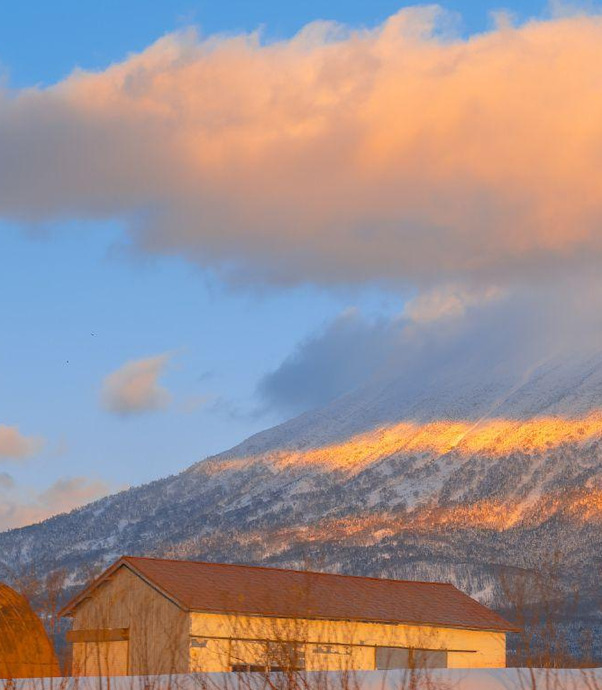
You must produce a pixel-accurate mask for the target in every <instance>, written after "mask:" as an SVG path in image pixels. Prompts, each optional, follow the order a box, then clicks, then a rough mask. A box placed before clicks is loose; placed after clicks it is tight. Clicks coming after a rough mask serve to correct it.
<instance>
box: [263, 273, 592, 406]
mask: <svg viewBox="0 0 602 690" xmlns="http://www.w3.org/2000/svg"><path fill="white" fill-rule="evenodd" d="M601 334H602V285H600V284H599V283H592V282H591V280H589V278H583V277H581V276H579V277H576V278H573V279H571V280H570V281H564V282H561V283H558V284H557V285H555V286H554V287H549V286H540V287H538V288H537V289H532V290H531V291H530V292H529V293H526V292H525V291H523V290H520V289H517V290H512V289H509V290H507V291H505V292H500V291H496V290H491V289H488V290H485V291H478V292H469V291H466V290H463V289H460V288H458V286H456V285H452V286H448V288H447V289H444V288H435V289H433V290H432V291H430V292H424V293H420V294H418V295H417V296H416V297H415V298H414V299H413V300H410V301H409V302H408V303H406V305H405V308H404V309H403V311H402V312H401V313H399V314H398V315H396V316H394V317H392V318H388V319H386V318H378V319H374V318H368V317H366V316H365V315H363V314H362V313H361V312H360V311H358V310H356V309H349V310H347V311H346V312H344V313H343V314H341V315H340V316H339V317H338V318H336V319H335V320H334V321H332V322H331V323H328V324H325V325H324V326H323V327H322V328H321V329H319V330H318V331H317V332H315V333H313V334H312V335H311V336H310V337H309V338H306V339H305V340H303V341H302V342H300V343H299V344H298V346H297V347H296V349H295V350H294V352H293V353H292V354H291V355H289V356H288V357H286V358H285V359H284V361H283V362H282V363H281V364H280V366H279V367H277V368H276V369H275V370H274V371H272V372H270V373H269V374H267V375H266V376H264V377H263V379H262V380H261V382H260V384H259V386H258V389H257V393H258V398H259V400H260V401H261V404H262V405H263V406H264V408H265V409H267V410H270V411H273V412H277V413H280V414H282V412H287V413H290V414H295V413H299V412H303V411H305V410H309V409H312V408H314V407H319V406H321V405H325V404H327V403H329V402H330V401H332V400H334V399H335V398H337V397H339V396H341V395H344V394H345V393H348V392H351V391H353V390H355V389H359V388H362V387H364V386H370V385H371V384H375V383H376V384H379V383H386V384H391V383H394V382H395V381H396V380H400V381H402V382H403V388H404V389H405V390H406V392H407V391H408V390H411V391H415V393H416V395H417V396H418V395H420V394H421V393H422V391H423V390H424V389H425V387H426V386H427V383H428V382H429V381H430V382H433V381H437V380H438V379H439V380H441V381H442V382H443V381H445V380H448V379H451V380H454V381H462V382H467V384H468V385H469V386H470V383H471V382H472V384H473V385H478V384H479V383H483V382H485V381H490V380H491V379H492V377H493V378H495V377H498V378H501V379H503V380H505V381H507V382H508V381H513V380H515V381H520V380H521V378H522V377H524V376H527V375H528V374H529V372H531V371H533V370H534V368H536V367H538V366H540V365H542V364H544V363H546V362H548V363H549V362H557V363H564V364H568V363H570V362H572V363H573V364H574V365H575V366H577V365H579V364H583V363H584V362H587V361H588V359H589V358H590V357H595V356H596V354H597V353H599V352H600V351H601V350H602V348H601V345H602V337H601ZM585 368H586V367H585ZM580 375H581V374H580ZM458 394H459V395H460V393H458ZM435 405H436V401H433V406H435Z"/></svg>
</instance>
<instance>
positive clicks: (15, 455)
mask: <svg viewBox="0 0 602 690" xmlns="http://www.w3.org/2000/svg"><path fill="white" fill-rule="evenodd" d="M42 443H43V441H42V439H40V438H32V437H28V436H24V435H23V434H22V433H21V432H20V431H19V429H18V428H17V427H15V426H5V425H1V424H0V462H1V461H2V460H24V459H25V458H28V457H30V456H32V455H35V453H37V451H38V450H39V449H40V447H41V446H42Z"/></svg>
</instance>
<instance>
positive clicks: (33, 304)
mask: <svg viewBox="0 0 602 690" xmlns="http://www.w3.org/2000/svg"><path fill="white" fill-rule="evenodd" d="M400 7H402V5H401V4H400V3H399V2H392V1H389V0H371V1H370V2H357V1H353V0H345V1H342V0H341V1H339V0H329V1H328V2H325V1H320V0H311V1H307V2H288V3H283V2H275V1H267V0H265V1H261V0H253V1H252V2H251V1H250V0H244V1H243V0H239V1H227V0H225V1H222V2H220V3H213V2H192V1H190V0H187V1H182V0H170V1H169V2H168V1H159V0H107V1H105V2H90V1H87V0H57V1H56V2H52V3H48V2H43V1H41V0H37V1H33V0H28V1H23V2H4V3H2V6H1V7H0V64H1V66H2V70H3V72H4V80H5V84H6V85H7V86H8V87H9V88H10V89H12V90H14V91H15V92H18V91H19V90H21V89H24V88H27V87H31V86H36V85H38V86H49V85H52V84H54V83H56V82H59V81H61V80H62V79H64V78H65V77H66V76H67V75H68V74H69V73H71V72H72V70H73V69H74V68H76V67H81V68H84V69H92V70H102V69H104V68H106V67H107V66H108V65H110V64H111V63H113V62H116V61H119V60H122V59H124V58H125V57H126V56H127V55H128V54H130V53H132V52H137V51H141V50H143V49H145V48H146V47H147V46H149V45H150V44H151V43H153V41H155V40H156V39H158V38H159V37H161V36H162V35H164V34H166V33H169V32H172V31H174V30H178V29H182V28H184V27H186V26H189V25H195V26H197V27H199V28H200V30H201V32H202V33H203V34H205V35H208V34H213V33H216V32H220V33H222V32H223V33H227V34H231V33H237V32H239V31H253V30H255V29H256V28H258V27H262V30H263V32H264V36H265V37H266V38H267V40H271V39H284V38H288V37H290V36H291V35H293V34H294V33H295V32H297V31H298V30H299V29H300V28H301V27H302V26H303V25H305V24H306V23H308V22H310V21H313V20H317V19H333V20H337V21H339V22H343V23H348V24H351V25H353V26H368V27H372V26H375V25H377V24H379V23H380V22H382V21H383V20H384V19H386V18H387V17H388V16H389V15H391V14H393V13H394V12H396V11H397V10H399V9H400ZM445 7H446V8H447V9H450V10H453V11H455V12H458V13H459V15H461V17H462V22H463V25H462V26H463V29H462V30H463V32H464V33H465V34H468V33H474V32H477V31H482V30H485V29H487V28H488V27H490V26H491V17H490V12H491V11H494V10H498V9H500V5H498V4H497V3H487V2H482V1H479V2H477V1H469V0H466V1H460V0H450V1H449V2H447V3H445ZM545 8H546V5H545V3H542V2H534V1H531V2H528V1H518V0H516V1H514V2H513V1H512V0H509V2H507V3H505V4H504V5H503V9H507V10H509V11H511V12H512V13H513V14H514V15H515V16H516V17H518V18H519V19H520V18H525V17H528V16H534V15H535V16H537V15H541V14H542V13H543V12H544V11H545ZM56 175H57V176H60V175H61V170H60V168H58V169H57V170H56ZM0 257H1V258H2V270H1V271H0V294H1V295H3V304H2V324H3V332H2V338H1V339H0V391H1V395H0V425H7V426H10V427H18V429H19V431H20V432H21V433H22V434H23V435H24V436H27V437H39V438H41V439H43V445H41V446H40V447H39V448H38V449H37V451H36V452H35V453H34V454H33V455H32V457H30V458H27V459H21V460H19V461H15V462H12V461H11V460H10V459H6V460H5V461H3V462H2V464H0V474H2V473H5V475H7V476H8V475H10V478H11V479H10V482H11V487H12V488H11V489H10V491H11V492H12V493H10V496H11V498H10V500H12V501H15V502H18V501H23V502H25V503H27V502H28V501H35V500H37V499H36V495H37V494H38V493H39V492H41V491H42V492H43V491H44V490H45V489H47V488H48V487H50V486H51V485H53V483H54V482H56V481H57V480H61V479H65V478H73V477H80V476H81V477H88V478H94V479H98V480H102V481H103V482H105V483H106V485H107V486H108V487H111V488H116V487H121V486H125V485H131V484H135V483H140V482H144V481H148V480H151V479H153V478H156V477H159V476H163V475H167V474H171V473H174V472H177V471H179V470H181V469H183V468H185V467H186V466H188V465H190V464H191V463H192V462H194V461H196V460H198V459H200V458H202V457H204V456H206V455H208V454H211V453H215V452H218V451H220V450H224V449H227V448H228V447H230V446H232V445H233V444H235V443H236V442H237V441H240V440H242V439H243V438H244V437H246V436H247V435H249V434H250V433H252V432H254V431H257V430H260V429H261V428H265V427H267V426H270V425H271V424H273V423H275V422H277V421H280V420H282V419H284V418H286V416H287V415H289V414H291V410H290V409H289V408H285V407H283V408H282V409H275V408H274V407H272V408H271V409H269V410H267V411H266V409H265V404H264V403H265V401H262V400H261V399H260V397H258V395H257V387H258V385H259V384H260V382H261V381H262V380H263V378H264V377H265V376H266V375H267V374H269V373H270V372H272V371H274V370H275V369H277V368H278V367H279V365H280V364H281V363H282V362H283V361H284V360H286V359H287V357H289V356H290V355H291V353H294V352H295V348H296V346H297V345H298V343H300V342H303V341H304V339H307V338H310V337H311V336H312V334H314V333H316V331H319V329H320V328H323V327H324V325H325V324H328V323H331V322H332V321H333V320H334V319H337V317H340V315H341V314H342V313H344V312H345V310H348V309H349V308H352V307H353V308H356V309H358V310H359V311H360V312H361V313H362V314H365V315H366V316H367V317H371V318H375V319H376V318H390V317H392V316H394V315H395V314H397V313H399V312H401V310H402V308H403V304H404V301H405V299H406V298H407V297H408V295H409V294H410V292H411V290H408V289H399V290H391V289H388V290H385V289H383V288H378V287H376V286H374V285H370V284H364V285H362V286H359V287H358V286H356V287H353V288H351V287H346V286H345V285H338V286H336V287H326V288H325V287H320V286H313V285H312V281H311V280H308V281H307V284H305V285H301V286H296V287H295V286H293V287H281V286H273V285H272V286H269V285H268V286H267V287H266V286H265V285H263V286H262V285H257V286H253V285H248V284H242V285H238V286H236V285H235V286H232V285H229V284H226V283H224V282H223V281H222V280H221V279H220V278H219V276H218V275H215V274H214V273H212V271H211V270H210V269H209V268H206V267H202V266H199V265H197V264H195V263H193V262H191V261H187V260H186V258H185V257H177V256H160V255H152V256H149V255H147V254H144V255H142V254H140V253H136V252H131V251H129V250H128V241H127V239H126V232H125V230H124V227H123V225H122V224H121V223H120V221H119V220H118V219H113V220H111V219H104V220H103V219H101V220H99V219H96V220H94V219H90V218H88V219H86V220H81V221H78V220H73V219H71V220H69V221H64V222H61V221H57V220H54V221H53V222H52V223H51V224H42V226H40V227H38V226H36V227H34V228H33V229H32V227H31V225H28V226H23V225H20V224H19V223H18V222H16V221H15V220H14V219H13V220H9V219H6V220H4V221H3V222H2V224H0ZM162 354H167V355H168V363H167V365H166V366H165V368H164V370H162V371H161V376H160V385H161V386H162V387H164V388H165V389H166V390H167V391H168V392H169V395H170V396H171V401H170V403H169V404H168V405H167V406H165V407H164V408H162V409H157V410H146V411H140V412H139V413H137V414H128V415H120V414H115V413H114V412H111V410H109V409H107V406H106V404H105V405H103V401H102V388H103V381H105V379H106V377H107V376H109V375H110V374H111V373H112V372H115V371H117V370H119V369H120V368H121V367H123V366H124V365H125V364H126V363H127V362H130V361H136V360H141V359H143V358H148V357H152V356H157V355H162ZM0 479H1V477H0ZM6 483H7V484H8V479H7V480H6ZM7 496H8V494H7ZM6 500H9V499H6ZM2 526H3V525H2V524H1V523H0V528H2Z"/></svg>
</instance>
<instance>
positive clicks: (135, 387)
mask: <svg viewBox="0 0 602 690" xmlns="http://www.w3.org/2000/svg"><path fill="white" fill-rule="evenodd" d="M169 358H170V355H168V354H163V355H157V356H156V357H147V358H145V359H138V360H135V361H131V362H126V363H125V364H124V365H123V366H122V367H120V368H119V369H117V371H114V372H113V373H112V374H109V375H108V376H107V377H106V378H105V380H104V383H103V388H102V401H103V404H104V406H105V408H106V409H107V410H109V412H114V413H116V414H121V415H129V414H136V413H140V412H149V411H151V410H159V409H162V408H164V407H166V406H167V405H168V404H169V402H170V400H171V395H170V393H169V391H168V390H166V389H165V388H164V387H162V386H161V385H160V384H159V378H160V377H161V376H162V374H163V373H164V371H165V368H166V366H167V364H168V362H169Z"/></svg>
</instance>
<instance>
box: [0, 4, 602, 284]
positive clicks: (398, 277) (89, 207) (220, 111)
mask: <svg viewBox="0 0 602 690" xmlns="http://www.w3.org/2000/svg"><path fill="white" fill-rule="evenodd" d="M559 8H560V5H558V7H557V8H556V13H555V16H550V18H548V19H546V20H538V21H535V20H532V21H528V22H526V23H524V24H522V25H520V26H512V25H511V24H509V23H508V22H504V23H501V24H500V25H499V26H498V27H496V28H495V29H493V30H491V31H490V32H487V33H483V34H479V35H473V36H470V37H468V38H459V37H457V36H454V35H453V32H450V29H449V26H450V25H452V24H453V21H452V20H450V19H449V17H448V15H446V13H445V12H444V11H443V10H442V9H441V8H439V7H437V6H427V7H415V8H406V9H404V10H402V11H400V12H399V13H397V14H395V15H393V16H392V17H390V18H389V19H388V20H387V21H386V22H384V23H383V24H382V25H381V26H379V27H377V28H375V29H373V30H357V31H355V30H351V29H348V28H345V27H340V26H336V25H333V24H330V23H324V22H316V23H314V24H311V25H309V26H308V27H306V28H305V29H303V30H302V31H301V32H300V33H299V34H298V35H297V36H295V37H293V38H291V39H290V40H284V41H280V42H275V43H265V42H262V40H261V37H260V36H259V35H257V34H251V35H240V36H230V37H219V36H218V37H209V38H206V39H199V38H198V37H197V36H196V35H195V34H194V33H193V32H190V31H187V32H182V33H175V34H171V35H168V36H166V37H164V38H162V39H161V40H159V41H158V42H157V43H155V44H153V45H151V46H150V47H149V48H147V49H146V50H145V51H143V52H142V53H140V54H135V55H132V56H130V57H128V58H127V59H126V60H124V61H123V62H121V63H118V64H114V65H112V66H111V67H109V68H108V69H106V70H104V71H101V72H97V73H94V72H84V71H81V70H78V71H76V72H74V73H73V74H72V75H71V76H70V77H69V78H67V79H65V80H64V81H62V82H60V83H58V84H56V85H55V86H53V87H51V88H48V89H40V88H32V89H26V90H21V91H17V92H16V93H9V92H6V93H4V94H3V95H2V96H1V97H0V149H1V150H2V160H1V161H0V215H2V216H4V217H8V218H13V219H18V220H21V221H23V222H34V223H39V222H44V221H47V220H50V219H57V218H59V219H60V218H65V217H75V218H82V217H87V218H90V217H93V218H98V217H120V218H123V219H124V220H125V221H126V223H127V224H128V228H129V230H128V231H129V236H130V238H131V240H132V242H133V244H134V246H135V247H136V248H137V250H139V251H144V252H155V253H162V254H180V255H184V256H186V257H188V258H189V259H191V260H193V261H196V262H198V263H200V264H202V265H204V266H211V267H213V268H215V269H217V270H220V271H222V272H223V273H224V274H225V275H227V276H228V277H230V278H231V279H233V280H239V281H250V282H254V281H268V282H270V281H271V282H275V283H279V284H291V283H307V282H315V283H320V284H325V285H328V284H336V283H362V282H366V281H401V282H404V283H407V284H416V285H421V286H422V285H427V286H430V285H433V284H439V283H454V282H459V283H470V284H477V285H478V284H496V285H502V286H503V285H506V284H509V283H510V284H511V283H512V282H513V281H515V280H521V281H528V282H538V281H539V282H542V281H545V280H548V279H549V277H550V275H556V274H563V273H567V272H570V271H571V270H572V269H575V268H578V269H579V270H592V271H595V270H597V269H598V267H599V264H600V258H601V256H602V232H601V230H600V228H601V227H602V225H601V221H602V178H601V177H600V175H599V167H600V166H599V155H598V151H599V150H600V148H601V147H602V127H601V126H600V122H601V121H602V93H601V91H600V88H599V84H600V81H601V79H602V63H601V62H600V59H599V54H600V45H601V44H602V18H601V17H600V16H598V15H595V14H591V15H589V16H588V15H585V14H583V13H581V14H579V13H577V14H574V13H567V12H566V11H561V10H560V9H559ZM57 171H59V173H60V174H57Z"/></svg>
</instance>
